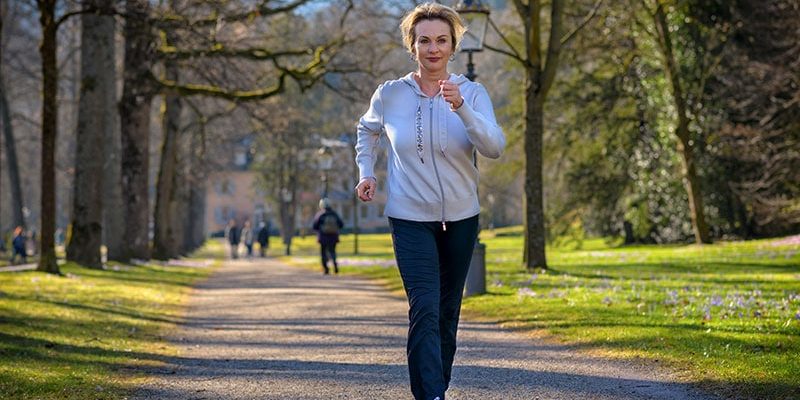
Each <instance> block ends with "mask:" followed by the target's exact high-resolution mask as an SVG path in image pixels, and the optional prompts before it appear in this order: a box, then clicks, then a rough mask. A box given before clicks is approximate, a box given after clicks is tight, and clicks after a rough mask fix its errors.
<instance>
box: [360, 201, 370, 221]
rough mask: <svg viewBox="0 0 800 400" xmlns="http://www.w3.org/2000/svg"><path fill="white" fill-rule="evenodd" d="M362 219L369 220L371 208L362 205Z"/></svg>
mask: <svg viewBox="0 0 800 400" xmlns="http://www.w3.org/2000/svg"><path fill="white" fill-rule="evenodd" d="M361 218H363V219H367V218H369V208H368V206H367V205H365V204H362V205H361Z"/></svg>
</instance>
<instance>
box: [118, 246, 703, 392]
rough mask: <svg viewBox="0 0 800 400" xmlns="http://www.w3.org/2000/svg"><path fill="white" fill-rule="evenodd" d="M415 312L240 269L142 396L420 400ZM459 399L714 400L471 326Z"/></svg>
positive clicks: (208, 291)
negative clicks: (410, 360)
mask: <svg viewBox="0 0 800 400" xmlns="http://www.w3.org/2000/svg"><path fill="white" fill-rule="evenodd" d="M406 318H407V305H406V302H405V300H404V299H402V298H399V297H397V296H393V295H390V294H388V293H387V292H386V291H385V290H384V289H382V288H381V287H380V286H378V285H376V284H374V283H371V282H369V281H366V280H364V279H359V278H353V277H340V276H324V275H322V274H317V273H313V272H311V271H308V270H305V269H301V268H294V267H288V266H285V265H282V264H280V263H278V262H276V261H274V260H267V261H263V260H260V261H253V262H250V261H246V260H244V261H236V262H231V263H228V264H226V265H225V266H224V267H222V268H220V269H219V271H218V272H217V273H215V274H214V275H213V276H212V277H211V278H210V279H209V280H208V281H206V282H205V283H203V284H202V285H200V286H198V287H197V288H196V291H195V293H194V296H193V297H192V301H191V305H190V309H189V311H188V315H187V321H188V322H187V323H186V324H184V325H181V326H180V327H179V328H178V329H177V330H176V332H174V333H173V336H172V337H171V340H173V341H174V342H176V343H177V344H178V346H179V347H180V349H181V356H180V357H177V358H173V359H168V360H167V364H166V366H164V367H163V368H160V369H159V370H154V371H148V372H150V373H152V375H153V377H152V379H150V380H149V381H148V384H147V385H146V386H145V387H142V388H141V389H140V390H139V391H138V392H137V393H136V394H135V395H134V396H133V398H134V399H195V400H200V399H209V400H210V399H293V400H294V399H298V400H300V399H319V400H328V399H392V400H394V399H411V395H410V391H409V390H408V384H407V381H408V373H407V370H406V366H405V335H406V329H407V326H406ZM459 339H460V342H459V344H460V348H459V351H458V353H457V355H456V366H455V368H454V372H453V381H452V383H451V388H450V390H449V391H448V393H447V395H448V399H453V400H468V399H480V400H494V399H537V398H538V399H542V400H545V399H609V400H610V399H617V400H619V399H670V400H675V399H710V398H711V397H709V396H706V395H703V394H701V393H699V392H697V391H695V390H694V389H692V388H690V387H687V386H686V385H683V384H678V383H672V382H671V381H672V377H671V376H670V374H668V373H665V372H664V371H658V370H656V369H654V368H652V367H641V366H636V365H634V364H631V363H624V362H617V361H609V360H605V359H600V358H595V357H590V356H587V355H585V354H581V353H579V352H574V351H572V350H570V349H568V348H566V347H563V346H558V345H553V344H549V343H545V342H539V341H537V340H535V339H531V338H527V337H524V336H522V335H520V334H517V333H513V332H509V331H506V330H503V329H501V328H499V327H497V326H496V325H493V324H486V323H475V322H470V321H462V324H461V328H460V330H459Z"/></svg>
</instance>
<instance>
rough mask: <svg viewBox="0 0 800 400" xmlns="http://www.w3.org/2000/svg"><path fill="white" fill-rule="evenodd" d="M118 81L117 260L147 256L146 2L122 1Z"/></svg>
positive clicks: (150, 47) (149, 46) (149, 41)
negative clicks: (120, 207)
mask: <svg viewBox="0 0 800 400" xmlns="http://www.w3.org/2000/svg"><path fill="white" fill-rule="evenodd" d="M125 11H126V14H127V18H126V20H125V29H124V32H125V62H124V65H125V67H124V85H123V89H122V99H121V100H120V105H119V114H120V128H121V136H122V156H121V161H122V165H121V168H122V170H121V172H122V173H121V175H122V196H123V204H124V205H125V207H124V213H125V234H124V238H125V242H124V248H123V249H122V253H121V254H120V260H121V261H127V260H130V259H131V258H138V259H143V260H146V259H149V258H150V248H149V241H150V240H149V232H150V229H149V221H150V212H149V201H148V197H147V196H148V176H147V174H148V166H149V155H150V153H149V137H150V103H151V100H152V98H153V93H152V90H151V88H150V85H149V83H148V82H149V81H150V80H149V79H150V66H151V64H152V62H153V59H154V56H155V44H154V40H153V36H152V35H151V32H150V26H149V25H148V23H147V19H148V18H149V16H148V12H149V2H148V1H146V0H129V1H128V2H126V3H125Z"/></svg>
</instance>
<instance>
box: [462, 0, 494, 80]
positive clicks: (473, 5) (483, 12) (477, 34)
mask: <svg viewBox="0 0 800 400" xmlns="http://www.w3.org/2000/svg"><path fill="white" fill-rule="evenodd" d="M456 11H458V14H459V15H461V19H462V20H464V23H465V25H466V26H467V32H466V33H465V34H464V37H463V38H462V39H461V51H463V52H465V53H467V74H466V75H465V76H466V77H467V79H469V80H471V81H474V80H475V78H477V77H478V75H476V74H475V64H474V63H473V62H472V53H477V52H479V51H483V40H484V38H485V37H486V27H487V26H488V24H489V13H490V11H489V7H487V6H486V5H485V4H483V2H482V1H480V0H461V1H459V2H458V4H457V5H456Z"/></svg>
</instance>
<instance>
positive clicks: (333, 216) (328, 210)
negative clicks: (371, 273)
mask: <svg viewBox="0 0 800 400" xmlns="http://www.w3.org/2000/svg"><path fill="white" fill-rule="evenodd" d="M319 209H320V211H319V212H318V213H317V215H316V216H315V217H314V230H315V231H317V242H318V243H319V246H320V253H321V255H322V269H323V271H324V273H325V275H327V274H329V273H330V270H329V269H328V259H330V260H332V261H333V272H334V273H336V274H338V273H339V264H338V263H337V262H336V243H339V230H340V229H342V227H344V223H343V222H342V219H341V218H339V214H337V213H336V211H333V208H332V207H331V205H330V203H328V199H325V198H323V199H321V200H320V201H319Z"/></svg>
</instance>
